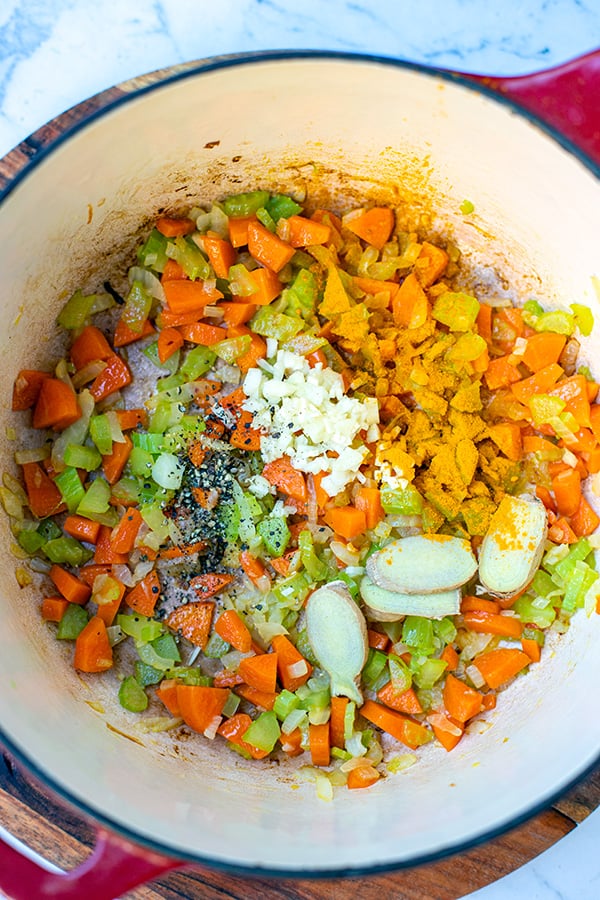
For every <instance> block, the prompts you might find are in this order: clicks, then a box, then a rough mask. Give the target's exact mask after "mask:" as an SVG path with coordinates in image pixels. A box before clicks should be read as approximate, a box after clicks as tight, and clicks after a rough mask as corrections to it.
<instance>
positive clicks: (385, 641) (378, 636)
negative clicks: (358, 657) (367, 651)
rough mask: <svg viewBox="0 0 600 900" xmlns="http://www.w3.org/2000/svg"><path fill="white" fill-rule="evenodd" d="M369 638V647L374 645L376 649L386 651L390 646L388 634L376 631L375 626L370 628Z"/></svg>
mask: <svg viewBox="0 0 600 900" xmlns="http://www.w3.org/2000/svg"><path fill="white" fill-rule="evenodd" d="M367 638H368V641H369V647H373V649H374V650H381V651H383V653H385V651H386V650H387V648H388V647H389V644H390V639H389V637H388V636H387V634H382V633H381V631H375V630H374V629H373V628H368V629H367Z"/></svg>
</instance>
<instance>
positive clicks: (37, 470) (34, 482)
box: [21, 462, 66, 519]
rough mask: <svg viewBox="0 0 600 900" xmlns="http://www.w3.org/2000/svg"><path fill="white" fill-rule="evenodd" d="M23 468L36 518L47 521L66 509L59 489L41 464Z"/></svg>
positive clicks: (28, 465)
mask: <svg viewBox="0 0 600 900" xmlns="http://www.w3.org/2000/svg"><path fill="white" fill-rule="evenodd" d="M21 468H22V469H23V480H24V482H25V490H26V492H27V501H28V503H29V509H30V510H31V512H32V513H33V515H34V516H36V518H38V519H45V518H46V516H53V515H55V514H56V513H58V512H62V511H63V510H64V509H66V507H65V504H64V503H63V499H62V495H61V493H60V491H59V489H58V488H57V487H56V485H55V484H54V482H53V481H52V479H51V478H50V477H49V476H48V475H47V474H46V472H44V470H43V469H42V467H41V466H40V464H39V463H36V462H30V463H23V465H22V467H21Z"/></svg>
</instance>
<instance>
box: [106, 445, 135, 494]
mask: <svg viewBox="0 0 600 900" xmlns="http://www.w3.org/2000/svg"><path fill="white" fill-rule="evenodd" d="M124 437H125V440H124V441H120V442H117V441H115V442H114V443H113V449H112V453H108V454H106V456H103V457H102V471H103V472H104V477H105V478H106V480H107V481H108V483H109V484H115V483H116V482H117V481H118V480H119V478H120V477H121V475H122V474H123V469H124V468H125V466H126V464H127V460H128V459H129V457H130V455H131V451H132V450H133V441H132V440H131V438H130V437H129V436H128V435H124Z"/></svg>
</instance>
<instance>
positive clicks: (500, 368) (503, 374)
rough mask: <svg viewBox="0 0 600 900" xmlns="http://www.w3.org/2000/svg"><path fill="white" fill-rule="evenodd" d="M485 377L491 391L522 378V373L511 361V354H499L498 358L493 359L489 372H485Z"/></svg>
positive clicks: (488, 368)
mask: <svg viewBox="0 0 600 900" xmlns="http://www.w3.org/2000/svg"><path fill="white" fill-rule="evenodd" d="M483 377H484V380H485V383H486V385H487V387H488V390H490V391H497V390H498V388H502V387H509V385H511V384H514V383H516V382H517V381H520V380H521V374H520V372H519V370H518V369H517V367H516V366H515V365H513V363H512V362H511V357H510V356H498V357H497V358H496V359H491V360H490V364H489V366H488V367H487V372H484V375H483Z"/></svg>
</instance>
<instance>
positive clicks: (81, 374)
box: [72, 359, 106, 389]
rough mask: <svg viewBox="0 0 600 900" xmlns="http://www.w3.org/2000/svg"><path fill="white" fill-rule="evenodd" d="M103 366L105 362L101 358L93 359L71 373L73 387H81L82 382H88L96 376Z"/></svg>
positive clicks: (102, 369)
mask: <svg viewBox="0 0 600 900" xmlns="http://www.w3.org/2000/svg"><path fill="white" fill-rule="evenodd" d="M105 368H106V363H105V362H104V361H103V360H101V359H93V360H92V361H91V362H89V363H88V364H87V365H85V366H83V368H81V369H79V371H78V372H76V373H75V374H74V375H73V378H72V381H73V387H74V388H77V389H79V388H80V387H83V385H84V384H89V382H90V381H93V380H94V379H95V378H97V377H98V375H99V374H100V373H101V372H103V371H104V369H105Z"/></svg>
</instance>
